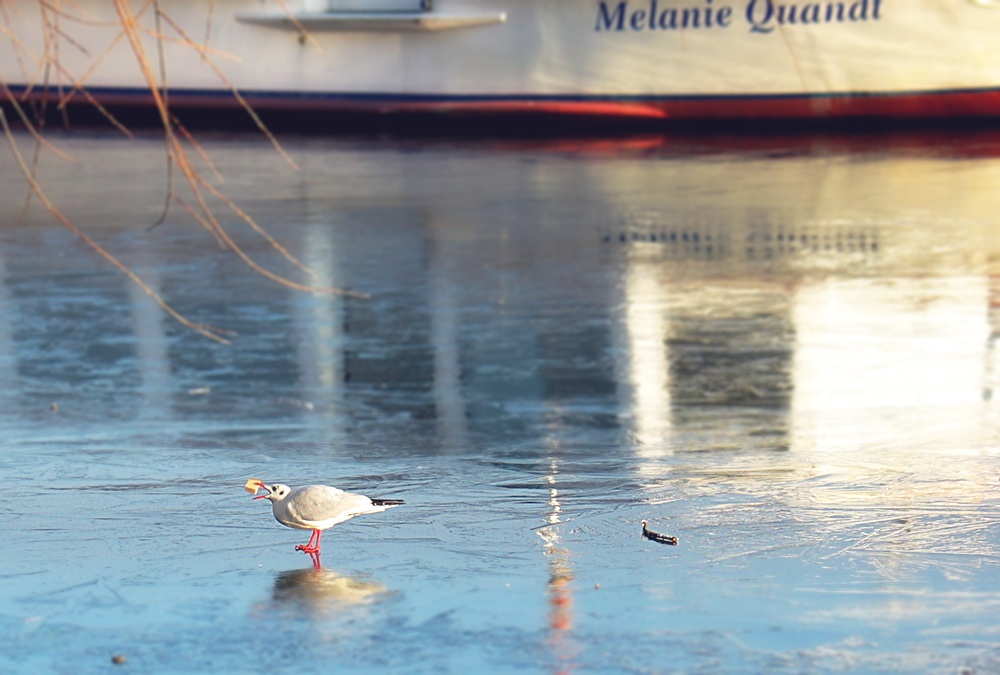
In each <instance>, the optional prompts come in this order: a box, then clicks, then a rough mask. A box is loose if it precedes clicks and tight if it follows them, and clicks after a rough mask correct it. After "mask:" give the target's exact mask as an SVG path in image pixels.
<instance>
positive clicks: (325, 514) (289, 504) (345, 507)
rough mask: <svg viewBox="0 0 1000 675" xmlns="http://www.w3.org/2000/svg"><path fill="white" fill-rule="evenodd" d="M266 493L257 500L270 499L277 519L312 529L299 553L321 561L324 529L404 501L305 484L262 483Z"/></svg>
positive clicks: (284, 522)
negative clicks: (374, 497)
mask: <svg viewBox="0 0 1000 675" xmlns="http://www.w3.org/2000/svg"><path fill="white" fill-rule="evenodd" d="M260 487H261V488H263V489H264V490H267V494H264V495H260V496H258V497H254V499H270V500H271V510H272V511H273V512H274V519H275V520H277V521H278V522H279V523H281V524H282V525H285V526H287V527H293V528H295V529H296V530H312V536H311V537H309V543H307V544H305V545H301V544H300V545H298V546H296V547H295V550H296V551H302V552H303V553H308V554H310V555H315V556H316V558H314V560H315V559H318V557H319V552H320V550H319V549H320V538H321V537H322V536H323V530H328V529H330V528H331V527H333V526H334V525H336V524H337V523H342V522H344V521H345V520H350V519H351V518H353V517H354V516H360V515H363V514H366V513H379V512H380V511H385V510H386V509H388V508H390V507H392V506H399V505H400V504H402V503H403V500H402V499H372V498H370V497H365V496H364V495H359V494H356V493H353V492H344V491H343V490H339V489H337V488H335V487H330V486H329V485H306V486H305V487H299V488H295V489H292V488H290V487H288V486H287V485H282V484H281V483H274V484H272V485H270V486H268V485H265V484H264V483H263V482H262V483H260Z"/></svg>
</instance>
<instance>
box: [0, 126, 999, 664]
mask: <svg viewBox="0 0 1000 675" xmlns="http://www.w3.org/2000/svg"><path fill="white" fill-rule="evenodd" d="M54 140H55V141H56V142H57V143H58V144H59V145H60V146H61V147H63V148H64V149H66V150H68V151H69V152H70V153H71V154H72V155H73V156H74V157H75V158H76V162H75V163H70V164H67V163H62V162H60V161H58V160H54V159H52V158H48V157H46V158H44V161H43V162H42V164H41V173H40V178H41V180H42V182H43V184H44V185H45V186H46V188H47V189H48V190H49V192H50V195H51V196H52V198H53V199H54V200H55V201H56V203H57V204H58V205H59V206H60V208H62V209H63V211H64V212H66V213H67V215H68V216H69V217H70V218H72V219H73V220H74V222H76V223H77V224H78V225H79V226H80V227H81V228H83V229H84V230H86V231H87V232H88V233H90V234H91V235H92V236H94V237H95V239H97V240H98V241H100V242H101V243H102V244H103V245H105V246H107V247H108V248H109V249H111V250H112V251H113V252H114V253H115V254H116V255H119V256H120V257H121V258H122V259H123V260H124V261H125V262H126V263H127V264H129V265H130V266H131V267H132V268H133V269H135V270H136V271H137V272H138V273H139V274H141V275H142V277H143V278H144V280H145V281H146V282H147V283H149V284H150V285H151V286H152V287H153V288H155V289H156V290H157V291H158V292H160V293H162V294H163V295H164V297H165V298H166V299H167V300H168V301H169V302H171V303H172V304H173V305H174V306H175V307H176V308H177V309H178V310H180V311H182V312H184V313H185V314H186V315H188V316H189V317H190V318H192V319H194V320H197V321H202V322H205V323H208V324H211V325H213V326H217V327H219V328H222V329H224V330H226V331H229V332H228V333H227V335H229V336H231V337H232V338H233V344H232V345H231V346H225V345H218V344H215V343H211V342H209V341H207V340H205V339H204V338H202V337H200V336H198V335H196V334H194V333H192V332H191V331H188V330H186V329H184V328H182V327H180V326H179V325H177V324H176V323H174V322H173V321H172V320H170V319H169V318H168V317H166V316H165V315H164V314H163V312H162V311H161V310H160V309H159V308H158V307H157V306H156V305H155V304H154V303H152V302H151V301H150V300H149V299H148V298H147V297H146V296H145V295H144V294H143V293H142V292H141V291H140V290H139V289H138V288H137V287H135V286H134V285H132V284H130V283H129V282H128V280H127V279H125V278H124V277H123V276H122V275H121V274H119V273H118V272H116V271H115V270H113V269H111V268H110V267H109V266H108V265H106V264H104V263H103V262H102V261H100V260H99V259H98V258H97V257H96V256H94V255H93V254H92V253H91V252H89V251H88V250H87V249H86V248H85V247H84V246H83V245H82V244H81V243H80V242H79V241H78V240H76V239H75V238H74V237H73V236H72V235H71V234H69V233H67V232H66V231H65V230H63V229H61V228H60V227H59V226H57V225H56V224H54V223H53V222H52V221H51V219H50V218H49V217H48V216H46V214H45V213H44V212H43V211H42V210H41V208H40V207H39V206H38V203H37V201H36V202H35V203H34V204H32V205H31V206H30V207H29V208H28V211H27V215H26V216H25V217H23V218H22V217H21V210H22V206H23V205H24V196H25V192H24V190H25V186H24V184H23V183H20V182H19V181H18V180H16V179H15V178H14V177H15V176H16V175H17V174H16V171H15V169H14V167H13V165H12V163H11V160H10V158H9V157H8V156H7V155H3V154H0V166H3V171H4V174H3V175H4V176H5V177H11V178H10V179H9V180H7V181H4V182H3V184H0V310H2V312H3V316H4V321H2V322H0V382H2V384H3V386H2V387H0V475H2V476H3V477H4V482H5V485H6V489H5V490H4V491H3V492H2V497H0V499H2V501H3V507H4V510H5V512H6V513H7V514H8V515H7V517H6V518H5V519H4V522H3V525H0V535H2V537H3V540H4V542H5V544H4V551H5V554H4V560H5V562H4V565H3V566H2V568H0V589H2V590H3V593H2V594H0V665H2V666H3V667H4V668H5V669H7V670H8V671H11V672H33V673H34V672H39V673H41V672H53V673H62V672H74V673H87V672H107V669H108V668H111V667H113V666H112V663H111V657H112V656H113V655H116V654H121V655H123V656H124V657H125V658H126V659H127V661H126V663H127V664H128V666H127V667H129V668H134V669H136V670H139V671H142V672H233V671H235V670H237V669H240V670H243V669H246V668H247V667H250V668H256V667H259V666H260V665H261V664H262V663H265V662H267V663H276V664H277V665H275V666H273V667H270V666H269V669H271V670H273V671H275V672H290V671H291V670H292V669H295V670H302V671H303V672H332V671H333V670H336V671H337V672H358V673H361V672H366V673H367V672H398V673H423V672H431V671H435V672H463V673H464V672H489V673H506V672H553V673H570V672H609V673H610V672H635V673H650V672H721V673H730V672H733V673H743V672H746V673H757V672H788V673H803V672H947V673H954V672H993V671H996V670H998V669H1000V633H998V629H997V624H996V621H995V617H996V616H997V615H998V614H1000V574H998V570H1000V550H998V549H1000V543H998V542H1000V538H998V536H1000V498H998V490H1000V470H998V464H997V460H998V454H1000V450H998V447H1000V446H998V432H997V429H998V428H1000V425H998V422H1000V415H998V401H997V397H996V395H995V392H996V389H997V387H998V385H1000V360H998V356H997V341H998V335H1000V309H998V308H1000V282H998V278H1000V277H998V270H1000V268H998V264H1000V263H998V260H1000V258H998V255H1000V234H998V233H997V228H996V214H997V213H998V212H1000V208H998V207H1000V203H998V200H1000V197H998V194H1000V193H997V191H996V189H995V186H996V185H997V184H998V179H1000V139H998V138H997V137H996V135H995V134H991V133H979V134H967V135H947V134H940V133H939V134H928V135H912V136H886V135H881V136H880V135H873V136H846V137H839V136H830V137H809V136H803V137H793V138H778V137H764V138H756V139H753V138H713V137H695V138H688V139H681V138H673V137H669V136H667V137H649V138H621V139H611V140H600V139H577V140H571V141H539V140H535V141H524V142H513V141H503V142H501V141H485V140H484V141H477V142H458V141H431V140H415V139H395V140H369V139H320V140H316V139H310V140H306V139H296V138H291V139H288V140H287V141H286V146H287V149H288V150H289V151H290V152H291V153H292V155H293V156H294V157H295V158H296V161H298V162H299V163H300V164H301V166H302V170H301V171H295V170H293V169H291V168H290V167H287V166H285V165H283V164H282V163H281V162H280V160H279V159H278V158H276V157H275V155H274V154H273V151H272V150H271V149H270V148H269V147H268V146H267V145H266V143H264V142H262V141H261V140H260V139H258V138H256V137H240V136H217V137H208V138H204V139H202V140H203V142H204V145H205V147H206V149H207V151H208V152H209V153H210V155H211V156H212V158H213V160H214V161H215V162H216V164H217V165H218V168H219V171H220V173H221V175H222V176H224V177H225V182H224V183H223V184H221V185H220V187H221V188H223V189H225V190H226V191H227V194H228V195H229V196H230V197H232V198H234V199H235V200H236V201H237V202H238V203H240V205H241V206H242V207H243V208H245V209H247V210H248V211H249V212H251V213H253V215H254V217H255V218H257V219H258V221H259V222H260V224H261V225H262V226H264V227H266V228H267V229H268V230H269V231H270V232H271V233H272V234H273V235H275V237H276V238H278V239H279V240H280V241H281V242H282V243H283V244H284V245H285V246H287V247H288V248H289V249H290V250H291V251H292V252H293V253H294V254H295V255H297V256H298V257H300V258H301V259H302V260H303V261H304V262H305V263H306V264H307V265H308V266H309V267H310V268H311V269H312V270H313V271H314V273H315V277H314V278H313V279H311V281H312V282H313V283H315V284H317V285H321V286H328V285H331V286H337V287H341V288H348V289H352V290H356V291H359V292H361V293H365V294H368V295H369V296H370V297H368V298H367V299H363V298H359V297H352V296H344V295H330V294H308V293H303V292H300V291H295V290H292V289H288V288H284V287H281V286H279V285H277V284H275V283H273V282H271V281H269V280H267V279H264V278H263V277H261V276H259V275H257V274H255V273H253V272H251V271H250V270H248V269H247V268H246V267H245V266H244V265H243V264H242V263H241V262H240V261H238V260H236V259H235V258H234V256H232V255H231V253H229V252H226V251H222V250H219V248H218V247H217V245H216V243H215V242H214V241H213V240H212V239H211V237H210V236H209V235H208V234H206V233H204V231H203V230H201V229H200V228H198V227H197V225H196V224H195V223H193V222H191V219H190V217H189V216H188V215H187V214H186V213H185V212H184V211H183V210H182V209H178V208H175V209H173V210H172V211H171V213H170V214H169V215H168V217H167V220H166V222H165V223H164V224H162V225H160V226H158V227H156V228H153V229H152V230H150V229H149V226H150V225H151V224H152V223H153V222H155V221H156V220H157V218H158V217H159V216H160V211H161V209H162V204H163V195H164V190H165V185H166V183H165V181H166V172H165V168H164V161H163V156H162V152H163V150H162V143H161V142H159V141H158V140H156V139H153V138H139V139H137V140H131V141H127V140H122V139H117V138H114V137H111V136H104V135H101V134H94V135H87V134H82V133H74V134H66V135H62V136H57V137H56V138H55V139H54ZM18 141H19V142H21V143H23V144H28V143H29V142H30V139H29V138H28V137H27V136H19V137H18ZM206 175H207V174H206ZM109 186H116V187H117V186H126V189H123V190H119V189H116V191H115V192H114V198H113V199H112V198H110V197H109V194H110V193H109V192H108V190H109ZM221 208H222V207H221V205H220V209H221ZM222 212H224V211H222ZM224 224H225V226H226V227H227V228H228V229H230V230H231V231H232V232H233V234H234V236H236V237H237V238H238V240H239V241H240V242H241V243H242V244H243V245H244V246H246V247H247V250H248V251H249V252H250V253H251V254H252V255H254V256H255V257H257V259H258V260H260V262H261V263H262V264H264V265H265V266H267V267H268V268H269V269H276V270H280V271H282V272H284V273H288V274H295V272H294V270H290V269H287V265H286V263H285V262H284V261H283V259H282V258H281V257H280V256H279V255H278V254H277V253H276V252H275V251H274V250H272V249H271V248H270V247H269V246H268V245H267V244H266V243H265V242H262V241H260V240H259V239H257V238H256V237H255V236H254V235H253V234H252V233H251V232H250V231H249V230H248V229H247V228H246V227H245V226H243V225H242V224H241V222H240V220H239V219H238V218H236V217H235V216H231V215H230V216H226V217H225V218H224ZM251 476H254V477H259V478H262V479H264V480H266V481H270V482H276V481H280V482H284V483H288V484H291V485H299V484H306V483H310V482H320V483H327V484H333V485H337V486H338V487H342V488H344V489H349V490H354V491H359V492H363V493H365V494H368V495H371V496H375V497H387V498H398V499H404V500H405V501H406V504H405V505H404V506H402V507H399V508H395V509H391V510H390V511H387V512H386V513H382V514H375V515H371V516H365V517H363V518H358V519H356V520H352V521H350V522H349V523H345V524H342V525H338V526H337V527H336V528H335V529H333V530H331V531H329V532H327V533H326V535H325V536H324V539H323V545H324V549H323V565H324V567H323V568H322V569H319V570H314V569H312V567H311V565H310V564H309V561H308V560H307V558H306V556H303V555H301V554H300V553H297V552H296V551H295V550H294V545H295V544H301V543H304V540H305V539H306V538H307V537H308V535H306V536H302V535H303V533H302V532H301V531H293V530H289V529H285V528H282V527H281V526H280V525H279V524H277V523H276V522H274V520H273V518H272V517H271V514H270V511H269V509H268V508H267V502H254V501H251V500H250V498H249V495H247V494H246V493H245V492H242V490H241V486H242V485H243V482H244V481H245V480H246V479H247V478H248V477H251ZM642 520H648V521H649V527H650V529H652V530H654V531H656V532H662V533H666V534H670V535H674V536H677V537H679V540H680V541H679V545H677V546H666V545H663V544H660V543H657V542H654V541H650V540H646V539H643V538H641V536H640V532H641V526H640V522H641V521H642ZM962 669H964V671H963V670H962ZM123 672H124V670H123Z"/></svg>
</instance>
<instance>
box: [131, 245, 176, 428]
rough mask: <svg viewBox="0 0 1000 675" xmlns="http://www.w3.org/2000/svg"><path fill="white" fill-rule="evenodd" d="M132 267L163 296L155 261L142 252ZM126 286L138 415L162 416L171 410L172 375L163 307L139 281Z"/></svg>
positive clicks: (159, 274) (157, 266)
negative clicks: (137, 371) (136, 369)
mask: <svg viewBox="0 0 1000 675" xmlns="http://www.w3.org/2000/svg"><path fill="white" fill-rule="evenodd" d="M135 267H136V269H135V271H136V272H137V273H138V274H139V276H141V277H142V279H143V281H144V282H145V283H146V285H147V286H149V287H150V288H151V289H153V291H154V292H156V293H158V294H161V295H162V293H163V289H162V288H161V287H160V286H161V284H160V276H161V270H160V266H159V265H158V264H157V261H156V260H155V259H154V258H153V257H152V256H150V255H149V254H148V253H145V254H142V255H141V262H140V263H139V264H138V265H135ZM125 288H126V289H127V290H128V298H129V309H130V312H131V315H132V331H133V334H134V336H135V349H136V364H137V365H138V369H139V377H140V381H141V384H140V391H141V396H140V399H141V403H140V408H139V416H140V417H141V418H142V417H146V418H149V417H157V416H160V415H164V414H165V413H166V412H167V411H168V410H169V409H170V394H171V392H172V390H173V386H172V385H173V374H172V371H171V366H170V355H169V354H168V340H167V335H166V330H165V326H164V321H165V319H164V315H163V310H161V309H160V307H159V305H157V304H156V303H155V302H153V301H152V298H150V296H149V295H147V294H146V293H145V292H144V291H143V290H142V289H141V288H140V287H139V285H138V284H132V283H129V284H125Z"/></svg>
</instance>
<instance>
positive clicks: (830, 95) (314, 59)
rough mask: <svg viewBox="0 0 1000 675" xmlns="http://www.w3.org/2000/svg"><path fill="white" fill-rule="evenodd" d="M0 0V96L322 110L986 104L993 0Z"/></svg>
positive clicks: (855, 108)
mask: <svg viewBox="0 0 1000 675" xmlns="http://www.w3.org/2000/svg"><path fill="white" fill-rule="evenodd" d="M0 7H3V8H4V11H3V12H0V21H2V23H0V25H2V30H0V32H2V33H3V35H0V84H2V86H0V98H2V100H4V101H6V102H7V104H8V106H9V105H10V104H11V102H12V101H16V102H19V103H23V102H28V101H31V102H36V103H37V102H39V101H47V102H50V103H53V104H58V105H61V106H66V105H74V104H81V105H85V106H94V105H99V106H105V107H111V106H147V105H152V104H155V103H156V102H157V99H158V98H160V94H161V93H162V94H163V95H164V98H165V100H166V101H168V102H169V104H170V105H171V106H172V107H175V108H176V107H185V108H199V109H226V108H232V107H236V106H241V105H248V106H249V107H251V108H252V109H254V110H257V111H286V112H313V113H319V114H322V115H326V114H328V113H360V114H363V115H369V116H370V115H373V114H407V113H409V114H436V115H444V116H447V117H448V118H451V117H453V116H457V115H463V116H470V115H472V116H475V115H489V116H507V115H525V114H527V115H534V116H554V117H556V118H557V119H565V118H569V117H578V118H579V117H586V118H596V119H602V120H610V119H618V120H622V119H625V120H635V119H642V120H672V121H759V120H838V119H847V120H856V119H888V120H933V119H949V118H983V119H993V118H997V117H998V116H1000V50H998V49H997V48H996V40H997V36H1000V0H921V1H920V2H916V1H910V2H905V1H903V0H840V1H837V0H825V1H822V2H805V1H800V0H790V1H789V0H681V1H678V2H669V1H668V0H159V2H158V3H152V2H140V1H139V0H110V1H109V0H79V1H78V2H74V3H58V2H57V3H49V2H44V1H43V0H4V2H3V4H2V5H0ZM157 8H158V10H157ZM331 119H332V118H331Z"/></svg>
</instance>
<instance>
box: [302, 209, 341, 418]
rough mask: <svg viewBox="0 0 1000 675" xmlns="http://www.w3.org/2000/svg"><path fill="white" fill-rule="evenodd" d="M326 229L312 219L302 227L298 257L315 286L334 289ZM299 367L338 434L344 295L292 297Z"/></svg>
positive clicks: (330, 242)
mask: <svg viewBox="0 0 1000 675" xmlns="http://www.w3.org/2000/svg"><path fill="white" fill-rule="evenodd" d="M331 229H332V228H329V227H325V226H323V225H321V224H317V226H316V227H311V228H307V229H306V231H305V233H304V234H303V237H304V239H305V241H304V242H303V245H302V251H303V260H304V262H305V264H306V265H307V266H308V267H309V268H310V269H311V270H312V271H313V272H314V273H315V275H316V276H315V277H314V279H313V280H312V282H313V283H314V284H315V285H316V286H318V287H320V288H340V287H341V286H342V285H343V280H342V279H341V278H340V276H339V274H338V271H339V265H338V264H337V263H338V261H337V259H336V250H337V246H336V242H334V241H333V234H332V232H331ZM293 306H294V307H295V308H296V309H295V311H296V314H295V316H296V320H297V321H298V322H299V323H300V326H299V329H298V330H297V331H296V334H297V335H300V336H302V337H303V339H302V340H300V341H299V344H298V352H299V354H298V357H299V363H300V364H301V367H300V368H299V372H300V373H301V375H300V377H301V378H302V381H301V384H302V387H303V391H304V392H309V396H310V397H318V398H320V399H321V400H320V401H317V402H318V403H320V404H321V409H322V410H323V411H325V412H326V413H327V420H328V424H330V425H332V428H331V429H330V431H331V435H333V436H338V435H339V434H338V433H337V430H338V428H339V427H340V426H342V417H343V402H344V401H343V399H344V296H342V295H339V294H335V293H321V294H315V295H312V296H309V297H308V298H303V297H295V298H294V302H293Z"/></svg>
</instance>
